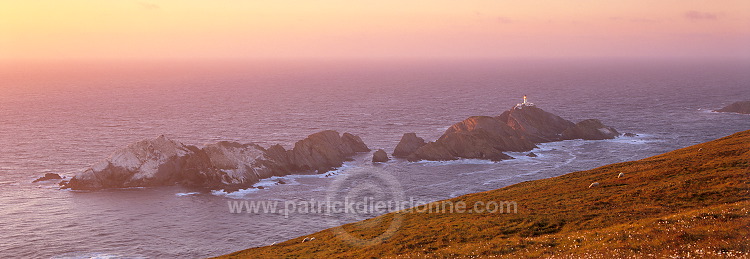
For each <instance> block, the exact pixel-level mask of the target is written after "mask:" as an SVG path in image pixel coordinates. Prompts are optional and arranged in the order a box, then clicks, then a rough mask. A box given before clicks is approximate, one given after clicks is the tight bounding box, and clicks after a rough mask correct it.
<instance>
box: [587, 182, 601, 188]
mask: <svg viewBox="0 0 750 259" xmlns="http://www.w3.org/2000/svg"><path fill="white" fill-rule="evenodd" d="M597 186H599V182H593V183H591V185H589V188H592V187H597Z"/></svg>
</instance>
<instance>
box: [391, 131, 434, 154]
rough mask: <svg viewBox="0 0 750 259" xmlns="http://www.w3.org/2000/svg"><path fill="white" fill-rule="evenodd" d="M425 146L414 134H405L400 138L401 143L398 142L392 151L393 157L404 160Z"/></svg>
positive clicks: (422, 140) (421, 139)
mask: <svg viewBox="0 0 750 259" xmlns="http://www.w3.org/2000/svg"><path fill="white" fill-rule="evenodd" d="M425 144H427V143H426V142H425V141H424V139H423V138H420V137H417V134H416V133H406V134H404V136H402V137H401V141H399V142H398V145H396V148H395V149H394V150H393V153H391V155H393V156H394V157H401V158H406V157H408V156H409V155H411V154H412V153H414V152H415V151H417V149H419V148H420V147H422V146H424V145H425Z"/></svg>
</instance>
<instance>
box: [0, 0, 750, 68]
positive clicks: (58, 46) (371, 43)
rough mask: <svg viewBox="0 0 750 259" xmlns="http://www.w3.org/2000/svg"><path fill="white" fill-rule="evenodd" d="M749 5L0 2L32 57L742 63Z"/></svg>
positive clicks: (8, 44)
mask: <svg viewBox="0 0 750 259" xmlns="http://www.w3.org/2000/svg"><path fill="white" fill-rule="evenodd" d="M748 45H750V2H747V1H739V0H731V1H721V2H716V1H690V2H686V1H676V0H670V1H658V2H651V1H626V2H600V1H585V0H576V1H555V2H548V1H522V2H521V1H484V0H472V1H460V2H456V1H446V0H438V1H408V2H403V1H377V2H351V1H338V0H325V1H315V2H299V1H288V0H284V1H273V2H258V1H248V2H231V3H230V2H226V3H221V2H219V3H217V2H199V1H175V0H159V1H93V0H72V1H51V0H43V1H33V2H32V1H0V57H1V59H2V60H5V61H8V62H14V61H24V60H37V61H40V60H41V61H61V60H62V61H65V60H185V59H188V60H206V59H208V60H211V59H218V60H225V59H240V60H247V59H250V60H264V59H334V60H338V59H366V60H367V59H374V60H399V59H448V60H450V59H513V58H563V59H565V58H583V59H586V58H608V57H620V58H623V57H627V58H667V59H670V58H688V59H701V58H708V59H716V58H733V59H748V58H750V51H748V48H747V47H746V46H748Z"/></svg>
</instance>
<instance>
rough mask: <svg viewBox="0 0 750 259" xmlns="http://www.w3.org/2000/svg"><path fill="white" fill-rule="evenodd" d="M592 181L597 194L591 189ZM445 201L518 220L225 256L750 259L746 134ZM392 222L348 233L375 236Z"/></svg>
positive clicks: (409, 218)
mask: <svg viewBox="0 0 750 259" xmlns="http://www.w3.org/2000/svg"><path fill="white" fill-rule="evenodd" d="M701 149H702V150H701ZM620 172H623V173H625V177H623V178H619V179H618V178H617V175H618V173H620ZM592 182H599V183H600V184H601V185H599V186H598V187H593V188H588V186H589V184H590V183H592ZM451 200H453V201H459V200H463V201H466V202H467V203H468V204H473V202H474V201H491V200H495V201H516V202H517V203H518V205H519V206H518V213H517V214H498V213H496V214H487V213H484V214H457V213H456V214H446V213H441V214H437V213H433V214H428V213H402V214H401V215H403V216H404V217H403V219H404V221H403V224H402V226H401V228H400V229H399V230H398V231H397V232H396V234H395V235H394V236H393V237H392V238H390V239H388V240H386V241H385V242H384V243H382V244H378V245H374V246H369V247H357V246H351V245H349V244H348V243H345V242H342V241H341V240H339V239H338V238H337V237H336V236H334V235H333V234H332V232H331V231H330V230H324V231H321V232H318V233H315V234H312V235H308V236H307V237H315V238H316V240H315V241H312V242H305V243H302V242H301V241H302V239H303V238H304V237H299V238H295V239H292V240H289V241H286V242H283V243H279V244H276V245H274V246H266V247H258V248H251V249H247V250H244V251H240V252H236V253H233V254H230V255H225V256H223V257H225V258H245V257H247V258H259V257H260V258H262V257H291V258H297V257H299V258H326V257H386V258H390V257H404V258H424V257H450V258H455V257H477V256H481V257H490V256H500V257H538V256H543V257H576V258H577V257H628V256H639V257H641V256H655V257H666V256H674V255H677V256H688V257H689V256H712V257H713V256H741V257H750V254H749V253H750V211H749V210H750V131H744V132H739V133H736V134H734V135H731V136H728V137H725V138H721V139H718V140H714V141H711V142H707V143H703V144H699V145H695V146H691V147H687V148H683V149H679V150H675V151H673V152H669V153H666V154H662V155H658V156H654V157H650V158H646V159H642V160H638V161H631V162H624V163H618V164H612V165H607V166H603V167H599V168H596V169H593V170H588V171H581V172H574V173H570V174H566V175H563V176H559V177H555V178H550V179H543V180H537V181H530V182H523V183H519V184H515V185H512V186H508V187H505V188H502V189H498V190H492V191H487V192H481V193H475V194H469V195H464V196H461V197H457V198H454V199H451ZM392 216H393V214H386V215H383V216H381V217H378V218H376V219H382V220H383V221H380V222H381V223H382V222H384V223H382V224H381V225H378V224H377V222H375V221H373V219H370V220H366V221H363V222H357V223H353V224H348V225H345V226H344V228H345V229H346V230H348V231H350V232H351V233H354V234H355V235H360V236H362V237H364V238H367V237H374V236H377V235H380V234H381V233H382V231H383V230H384V228H385V225H383V224H387V223H388V220H389V219H390V218H391V217H392ZM373 225H376V226H373Z"/></svg>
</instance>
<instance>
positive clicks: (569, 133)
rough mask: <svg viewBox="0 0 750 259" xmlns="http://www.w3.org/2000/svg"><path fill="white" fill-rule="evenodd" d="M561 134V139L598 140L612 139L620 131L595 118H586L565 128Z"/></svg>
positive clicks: (618, 134)
mask: <svg viewBox="0 0 750 259" xmlns="http://www.w3.org/2000/svg"><path fill="white" fill-rule="evenodd" d="M562 136H563V139H585V140H600V139H613V138H615V137H617V136H620V133H619V132H617V130H616V129H615V128H612V127H607V126H605V125H604V124H603V123H602V122H601V121H599V120H597V119H588V120H584V121H581V122H579V123H576V125H575V126H573V127H570V128H568V129H566V130H565V131H563V132H562Z"/></svg>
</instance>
